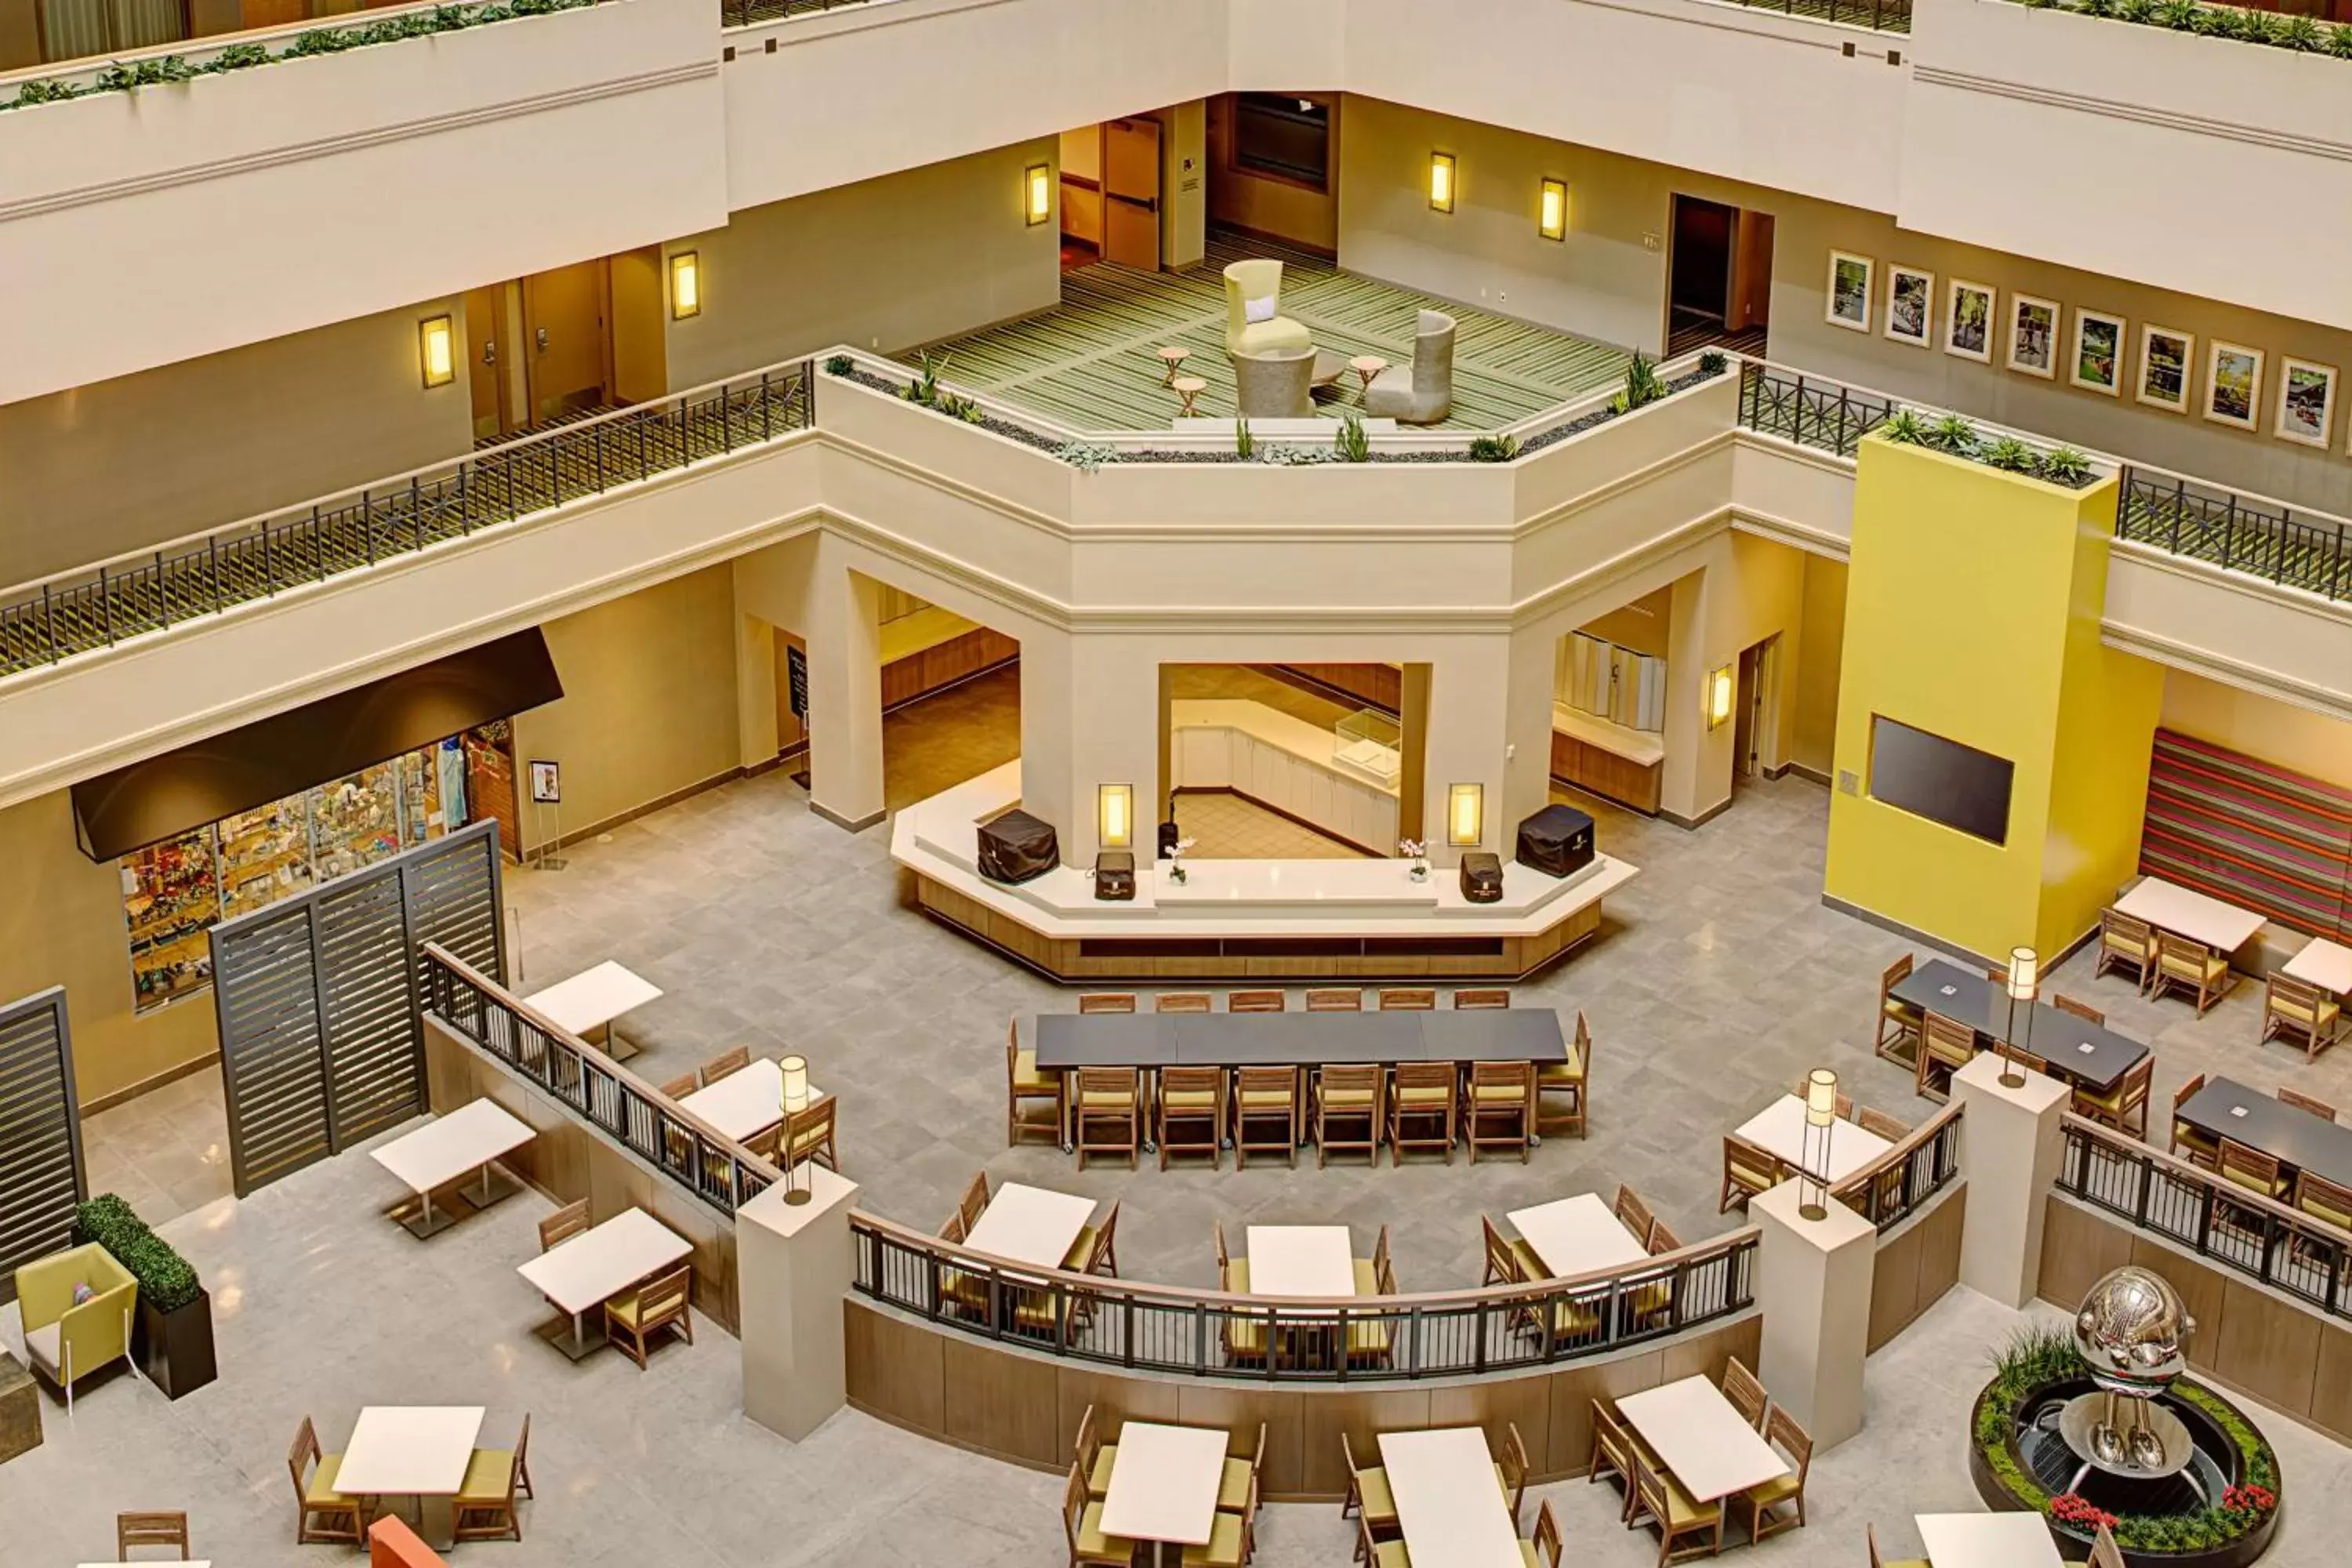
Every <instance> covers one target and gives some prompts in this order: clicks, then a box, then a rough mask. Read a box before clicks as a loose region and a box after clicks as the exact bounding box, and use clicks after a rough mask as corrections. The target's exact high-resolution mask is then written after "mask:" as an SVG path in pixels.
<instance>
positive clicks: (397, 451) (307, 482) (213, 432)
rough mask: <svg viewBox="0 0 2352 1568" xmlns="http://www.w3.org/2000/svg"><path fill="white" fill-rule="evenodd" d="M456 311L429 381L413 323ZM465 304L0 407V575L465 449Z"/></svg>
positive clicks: (169, 533)
mask: <svg viewBox="0 0 2352 1568" xmlns="http://www.w3.org/2000/svg"><path fill="white" fill-rule="evenodd" d="M444 312H447V313H449V314H450V315H452V316H454V317H456V318H457V325H458V331H459V332H460V334H461V336H460V341H459V345H458V346H459V363H460V374H458V376H457V379H456V380H454V381H452V382H451V383H450V384H448V385H446V386H440V387H435V388H433V389H432V390H430V391H428V390H426V389H425V384H424V381H423V378H422V375H421V373H420V371H419V367H418V363H417V336H416V328H417V323H418V322H420V321H425V319H426V318H428V317H432V316H437V315H440V314H442V313H444ZM464 321H465V316H464V309H463V306H462V304H461V303H460V302H459V301H457V300H433V301H429V302H427V303H425V304H421V305H417V306H415V307H413V308H411V309H408V310H390V311H386V312H385V313H383V314H382V315H377V316H365V317H362V318H361V319H360V320H358V321H344V322H341V323H339V324H337V325H335V326H331V327H320V328H319V329H317V330H316V331H308V332H297V333H295V334H294V335H293V336H291V337H284V338H274V339H271V340H270V341H269V342H261V343H255V344H253V345H251V346H250V347H247V348H240V349H232V350H230V351H228V352H227V353H217V354H209V355H206V356H205V358H203V359H194V360H185V361H183V362H182V363H178V364H170V365H164V366H163V367H162V368H160V369H156V370H150V371H142V372H140V373H139V374H136V375H125V376H119V377H117V378H116V379H114V380H112V381H101V382H96V383H93V384H90V385H88V386H80V387H76V388H74V389H73V390H72V391H70V392H59V393H53V394H51V395H48V396H47V397H35V398H28V399H26V401H24V402H21V403H11V404H8V405H5V406H0V475H5V480H0V584H14V583H21V582H25V581H27V580H29V579H31V578H35V577H40V576H46V575H54V574H59V573H63V572H66V571H69V570H71V569H73V568H75V567H79V566H85V565H92V564H95V563H98V562H100V561H102V560H105V559H106V558H107V557H109V556H111V555H117V554H121V553H122V552H126V551H132V550H138V549H142V548H144V547H147V546H152V545H156V544H161V543H163V542H166V541H169V540H173V539H178V538H181V537H183V536H184V535H186V534H191V533H198V532H202V531H205V530H208V529H213V528H219V527H224V526H226V525H227V524H230V523H234V522H237V521H242V520H244V519H246V518H247V517H250V516H252V515H253V514H255V513H257V512H261V511H267V510H269V509H271V508H273V507H278V506H289V505H292V504H294V503H295V502H298V501H307V500H312V499H314V498H316V497H318V496H320V495H324V494H326V493H328V492H329V491H331V490H338V489H343V488H345V487H347V486H357V485H363V484H366V483H368V482H369V481H371V480H373V479H384V478H387V477H389V476H391V475H394V474H398V473H402V472H404V471H406V470H407V469H410V468H420V467H423V466H424V465H425V464H427V463H432V462H438V461H440V460H441V459H443V458H454V457H457V456H459V455H461V454H463V453H464V452H465V451H466V450H467V447H469V446H471V445H472V442H473V418H474V416H473V409H472V406H471V405H470V402H469V398H468V394H467V383H466V377H465V375H464V374H463V370H462V367H463V364H464V348H465V345H464V340H463V336H462V334H463V332H464Z"/></svg>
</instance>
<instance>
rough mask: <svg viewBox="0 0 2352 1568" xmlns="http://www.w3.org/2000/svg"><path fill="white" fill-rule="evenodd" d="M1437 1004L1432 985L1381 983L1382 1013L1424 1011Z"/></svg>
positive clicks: (1434, 989)
mask: <svg viewBox="0 0 2352 1568" xmlns="http://www.w3.org/2000/svg"><path fill="white" fill-rule="evenodd" d="M1436 1005H1437V987H1435V986H1434V985H1383V986H1381V1012H1383V1013H1426V1012H1428V1011H1429V1010H1430V1009H1431V1008H1433V1007H1434V1006H1436Z"/></svg>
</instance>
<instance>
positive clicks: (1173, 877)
mask: <svg viewBox="0 0 2352 1568" xmlns="http://www.w3.org/2000/svg"><path fill="white" fill-rule="evenodd" d="M1199 842H1200V840H1199V839H1197V838H1179V839H1177V840H1176V841H1175V842H1174V843H1172V844H1171V845H1169V846H1168V879H1169V880H1170V881H1171V882H1173V883H1175V884H1176V885H1177V886H1178V887H1180V888H1181V887H1182V886H1183V885H1184V879H1185V878H1186V877H1187V876H1188V875H1190V873H1188V872H1187V871H1186V870H1185V869H1184V851H1185V850H1187V849H1190V848H1191V847H1192V846H1193V845H1195V844H1198V843H1199Z"/></svg>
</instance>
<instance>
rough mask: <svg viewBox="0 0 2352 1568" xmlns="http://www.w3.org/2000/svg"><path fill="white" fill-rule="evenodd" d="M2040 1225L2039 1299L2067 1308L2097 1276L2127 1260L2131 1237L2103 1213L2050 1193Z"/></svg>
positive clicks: (2074, 1305)
mask: <svg viewBox="0 0 2352 1568" xmlns="http://www.w3.org/2000/svg"><path fill="white" fill-rule="evenodd" d="M2042 1201H2043V1203H2045V1204H2046V1205H2049V1206H2048V1208H2047V1209H2046V1210H2045V1211H2044V1217H2043V1223H2042V1283H2041V1287H2040V1289H2041V1293H2042V1300H2045V1301H2054V1302H2056V1303H2057V1304H2058V1305H2059V1306H2061V1307H2063V1308H2065V1309H2066V1310H2068V1311H2070V1312H2071V1311H2073V1310H2074V1309H2075V1308H2077V1307H2079V1306H2081V1305H2082V1304H2083V1297H2084V1294H2085V1293H2086V1292H2088V1291H2089V1289H2091V1287H2092V1286H2093V1285H2095V1284H2096V1283H2097V1282H2098V1279H2099V1276H2101V1275H2102V1274H2105V1273H2106V1272H2107V1271H2108V1270H2109V1269H2112V1268H2122V1267H2123V1266H2124V1265H2125V1264H2126V1263H2128V1262H2130V1261H2131V1237H2130V1236H2129V1234H2127V1233H2126V1231H2125V1230H2124V1229H2123V1227H2122V1226H2117V1225H2113V1224H2110V1223H2109V1222H2108V1221H2107V1220H2106V1219H2105V1217H2104V1216H2103V1215H2098V1214H2096V1213H2095V1212H2093V1211H2092V1210H2090V1209H2087V1208H2083V1207H2081V1206H2079V1205H2075V1204H2073V1203H2070V1202H2068V1201H2067V1200H2066V1199H2064V1198H2062V1197H2060V1196H2059V1195H2058V1194H2055V1193H2053V1194H2050V1195H2049V1196H2048V1197H2047V1198H2045V1199H2043V1200H2042Z"/></svg>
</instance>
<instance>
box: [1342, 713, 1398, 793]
mask: <svg viewBox="0 0 2352 1568" xmlns="http://www.w3.org/2000/svg"><path fill="white" fill-rule="evenodd" d="M1331 733H1332V742H1333V747H1332V753H1331V755H1332V760H1333V761H1335V762H1337V763H1339V765H1340V766H1341V767H1343V768H1346V769H1347V770H1348V771H1349V772H1350V773H1358V774H1360V775H1362V776H1363V777H1365V778H1368V779H1370V780H1371V781H1372V782H1373V783H1374V784H1395V783H1396V776H1397V768H1398V765H1399V763H1401V761H1402V752H1403V745H1404V731H1402V730H1401V729H1399V728H1398V727H1397V721H1395V720H1394V719H1391V718H1390V717H1389V716H1388V715H1387V714H1385V713H1383V712H1381V710H1379V709H1377V708H1359V709H1357V710H1355V711H1354V712H1353V713H1350V714H1349V715H1348V716H1347V717H1346V718H1344V719H1342V720H1340V721H1339V722H1338V723H1336V724H1334V725H1332V726H1331Z"/></svg>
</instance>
